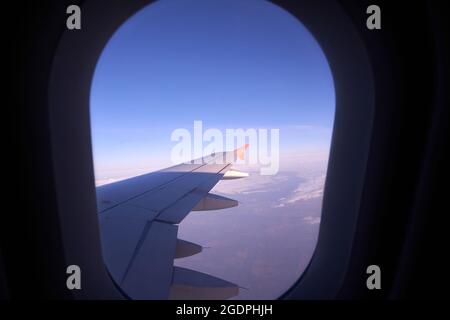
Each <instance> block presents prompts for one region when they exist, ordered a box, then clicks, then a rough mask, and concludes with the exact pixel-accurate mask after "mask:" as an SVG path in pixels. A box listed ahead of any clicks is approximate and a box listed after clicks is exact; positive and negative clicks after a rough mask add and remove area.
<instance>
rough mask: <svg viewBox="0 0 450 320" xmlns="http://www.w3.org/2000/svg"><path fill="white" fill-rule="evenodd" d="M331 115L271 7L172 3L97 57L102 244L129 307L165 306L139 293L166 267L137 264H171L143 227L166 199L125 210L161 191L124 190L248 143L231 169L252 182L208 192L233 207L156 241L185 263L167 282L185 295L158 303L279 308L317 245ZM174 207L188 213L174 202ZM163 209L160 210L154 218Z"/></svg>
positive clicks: (315, 65)
mask: <svg viewBox="0 0 450 320" xmlns="http://www.w3.org/2000/svg"><path fill="white" fill-rule="evenodd" d="M334 102H335V96H334V85H333V79H332V75H331V71H330V68H329V65H328V62H327V60H326V57H325V55H324V53H323V51H322V50H321V48H320V46H319V44H318V43H317V41H316V40H315V39H314V37H313V35H312V34H311V33H309V31H308V30H307V29H306V28H305V26H303V25H302V23H301V22H300V21H298V20H297V19H296V18H294V17H293V16H292V15H290V14H289V13H288V12H286V11H285V10H283V9H281V8H279V7H277V6H275V5H273V4H271V3H270V2H267V1H259V0H247V1H242V0H215V1H208V0H190V1H175V0H167V1H159V2H156V3H154V4H151V5H149V6H146V7H144V8H143V9H141V10H140V11H139V12H137V13H136V14H135V15H133V16H132V17H130V18H129V19H128V20H127V21H126V22H125V23H124V24H123V25H122V26H121V27H120V28H119V29H118V30H117V31H116V32H115V34H114V35H113V37H112V38H111V39H110V41H109V42H108V44H107V46H106V47H105V49H104V51H103V52H102V54H101V57H100V59H99V61H98V64H97V67H96V71H95V74H94V78H93V83H92V89H91V126H92V140H93V153H94V166H95V177H96V185H97V187H98V207H99V212H100V213H99V217H100V219H103V220H101V222H102V223H105V227H104V228H105V230H106V228H110V229H108V230H106V231H105V230H102V232H103V240H104V241H111V243H121V244H122V245H120V246H117V245H114V250H115V251H114V252H112V253H111V252H109V251H108V252H106V253H104V258H105V262H106V264H107V267H108V268H109V270H110V272H111V273H112V275H113V278H114V279H115V280H116V282H117V283H118V284H119V285H121V286H122V288H123V290H124V291H125V292H126V293H130V296H131V297H133V294H134V292H136V296H135V297H136V298H155V297H161V296H159V295H158V294H156V296H155V295H152V294H153V293H152V290H153V289H151V288H150V287H148V288H147V287H146V288H137V286H139V283H140V285H142V283H144V282H145V281H146V279H147V277H149V279H150V278H151V276H150V275H149V273H151V272H153V273H157V272H160V271H158V263H160V262H154V264H153V265H151V267H150V268H148V267H146V268H144V267H138V263H141V262H142V261H141V260H140V259H145V257H144V258H142V257H140V256H139V255H143V254H142V252H143V251H142V250H150V251H151V250H153V251H151V252H153V253H154V254H155V255H156V256H157V257H161V259H159V258H158V259H156V260H163V259H165V257H166V251H164V252H162V251H163V250H169V251H170V250H174V249H173V248H174V247H173V246H172V247H170V245H167V244H168V243H169V242H170V241H163V242H164V244H165V245H167V246H168V247H170V248H172V249H167V248H165V247H164V249H163V248H162V247H160V246H159V245H158V239H159V240H161V239H162V238H161V237H165V235H164V236H159V233H158V232H160V231H159V229H158V231H157V232H156V231H155V230H157V229H156V227H155V224H154V223H153V224H152V223H147V222H145V221H148V220H149V219H150V218H149V214H150V213H149V212H150V211H151V210H147V209H148V207H146V205H148V203H149V201H150V200H151V201H153V202H152V204H151V205H153V206H155V205H159V203H160V202H163V201H166V200H167V199H166V198H165V197H166V195H164V197H162V196H161V197H159V196H154V197H153V198H150V197H147V198H146V200H145V201H147V202H145V201H144V200H142V201H141V202H139V203H138V202H137V201H134V202H133V203H131V202H129V199H131V198H133V199H136V195H132V192H134V191H136V190H137V191H136V192H138V194H139V196H142V192H141V191H142V190H139V189H138V187H140V188H144V189H143V190H144V191H145V192H147V193H146V194H147V195H150V194H151V192H154V191H151V192H150V193H148V192H149V191H148V190H147V189H148V188H149V187H147V182H145V181H144V182H142V185H139V186H138V187H137V186H136V182H130V183H129V184H127V183H122V184H120V183H119V184H118V183H117V182H118V181H121V180H124V179H127V178H130V177H134V176H138V175H142V174H147V173H150V172H154V171H157V170H161V169H164V168H167V167H171V166H173V165H176V164H178V163H180V162H185V160H191V159H195V158H198V157H199V156H203V155H207V154H211V153H213V154H216V153H219V152H221V151H229V150H234V149H235V148H238V147H240V146H241V144H245V143H248V144H249V147H248V150H247V151H245V152H244V153H245V156H244V160H241V159H240V158H239V157H237V159H236V162H235V163H233V164H232V168H233V170H237V171H236V172H237V174H239V172H246V173H249V176H248V177H245V178H242V179H231V180H221V181H218V183H217V184H214V186H213V188H212V190H211V191H210V194H214V195H219V196H222V197H225V198H226V199H228V200H230V201H232V200H236V201H237V203H235V204H238V205H237V206H235V205H233V206H231V205H230V208H226V209H220V210H203V211H193V212H191V213H190V214H189V215H187V216H186V218H184V220H182V221H181V223H179V224H178V223H176V222H175V223H172V224H170V223H167V221H163V222H161V223H162V224H164V226H161V227H158V228H162V229H164V228H167V232H172V231H170V230H172V229H173V230H175V237H177V238H179V239H183V240H185V241H187V242H181V241H178V242H173V243H176V245H177V249H176V250H178V251H177V252H178V253H177V255H176V257H175V259H172V258H170V259H172V260H171V266H170V270H169V271H168V272H169V274H170V275H171V276H170V277H171V278H172V281H178V282H177V283H170V286H169V288H168V289H167V290H166V291H164V293H162V294H161V295H162V296H163V298H165V297H167V298H186V297H187V298H224V297H225V298H232V299H274V298H277V297H279V296H280V295H281V294H283V293H284V292H285V291H286V290H287V289H289V288H290V286H292V285H293V283H294V282H295V281H296V280H298V278H299V277H300V276H301V274H302V272H303V271H304V270H305V268H306V266H307V264H308V263H309V261H310V259H311V257H312V254H313V251H314V248H315V245H316V242H317V236H318V231H319V226H320V218H321V206H322V196H323V189H324V181H325V177H326V168H327V161H328V153H329V148H330V141H331V134H332V127H333V119H334V109H335V105H334ZM239 129H242V130H241V131H239ZM239 133H241V136H243V138H242V139H241V136H239ZM234 134H236V136H233V135H234ZM230 136H231V138H230ZM229 171H230V170H229ZM177 174H178V173H174V172H170V173H168V172H166V173H165V174H163V175H161V174H159V176H158V175H153V176H150V178H151V179H150V178H149V179H150V180H151V181H152V183H153V182H154V181H158V179H159V178H158V177H160V179H161V180H160V181H164V184H165V185H167V183H168V182H167V181H169V180H167V181H166V180H164V179H166V178H167V177H169V175H173V179H172V178H170V179H171V180H170V181H171V182H172V180H174V179H175V180H176V181H178V182H177V183H182V182H183V180H180V178H179V176H178V175H177ZM197 176H198V175H197ZM152 179H153V180H152ZM167 179H169V178H167ZM195 179H196V178H194V180H195ZM180 181H181V182H180ZM155 183H156V184H155V185H157V182H155ZM183 183H184V182H183ZM189 183H193V182H192V179H191V181H190V182H189ZM138 184H139V183H138ZM109 186H110V187H109ZM171 186H172V184H170V187H171ZM133 188H137V189H133ZM146 188H147V189H146ZM174 188H177V187H175V186H174ZM178 188H180V187H178ZM150 189H151V188H150ZM118 190H120V191H118ZM124 190H125V191H124ZM177 190H178V189H177ZM195 190H197V191H198V190H199V188H197V187H196V189H195ZM188 191H189V192H191V190H187V191H186V192H188ZM130 192H131V193H130ZM103 194H108V196H103ZM124 194H126V196H124ZM167 194H169V196H167V197H169V198H170V197H173V199H174V200H173V201H176V202H177V205H179V206H181V204H180V202H179V198H177V195H176V194H177V193H176V192H175V191H173V192H172V191H171V192H168V193H167ZM186 194H188V195H189V196H192V194H193V193H184V195H186ZM102 197H106V198H102ZM115 197H118V198H115ZM121 197H122V198H121ZM117 199H119V200H117ZM149 199H150V200H149ZM214 199H215V198H214ZM220 199H222V200H223V198H220ZM127 201H128V202H127ZM167 201H172V200H171V199H169V200H167ZM217 201H219V200H217ZM167 203H169V202H167ZM170 203H171V202H170ZM205 203H206V202H205ZM208 203H209V202H208ZM211 203H212V202H211ZM214 203H216V202H214ZM230 203H231V202H230ZM233 203H234V202H233ZM171 205H173V203H171ZM196 206H197V209H198V208H199V207H198V206H200V204H198V203H197V204H196ZM113 207H114V208H113ZM122 208H123V209H122ZM152 208H153V207H152ZM164 208H166V209H167V206H166V207H164ZM164 208H160V209H161V211H158V210H154V212H155V216H157V215H158V214H159V213H160V212H162V211H163V210H164ZM121 210H122V211H121ZM140 210H141V211H140ZM157 211H158V212H157ZM102 215H103V218H102ZM142 216H145V217H146V218H145V219H147V220H145V219H144V220H140V219H141V217H142ZM106 217H107V218H106ZM152 217H153V216H152ZM153 218H154V217H153ZM153 218H152V219H153ZM114 219H117V220H114ZM150 220H151V219H150ZM105 221H106V222H105ZM108 221H109V222H108ZM111 221H114V222H111ZM130 221H132V222H130ZM102 223H101V226H102ZM133 223H134V224H133ZM124 225H126V228H127V230H128V231H127V232H129V234H128V235H126V236H125V235H124V234H122V231H121V230H122V229H120V228H124ZM166 225H168V226H166ZM172 227H173V228H172ZM146 228H147V229H146ZM152 228H153V229H152ZM176 228H178V229H177V230H176ZM130 230H131V231H130ZM108 232H109V233H108ZM143 232H144V233H143ZM145 232H147V233H145ZM132 235H135V237H134V238H133V239H130V237H132ZM158 237H159V238H158ZM150 238H151V239H153V240H150ZM105 239H106V240H105ZM164 239H165V238H164ZM151 241H154V242H151ZM150 242H151V244H150ZM170 243H172V242H170ZM104 246H105V244H104ZM152 246H157V247H158V248H160V249H154V248H153V247H152ZM152 248H153V249H152ZM104 250H110V248H107V249H104ZM120 250H122V251H120ZM139 250H141V252H139ZM155 250H156V251H155ZM158 250H159V251H158ZM119 251H120V252H119ZM150 251H149V252H150ZM155 252H156V253H155ZM180 252H183V253H180ZM153 253H152V254H153ZM167 255H168V256H169V257H170V256H171V254H167ZM149 256H150V254H149ZM152 259H154V257H153V256H152ZM142 263H144V262H142ZM113 264H114V265H113ZM174 267H175V268H176V269H172V268H174ZM142 268H144V269H145V270H146V271H145V272H142ZM165 268H166V269H167V267H165ZM166 269H165V270H166ZM137 270H140V271H137ZM173 270H177V271H176V273H175V272H173ZM133 272H141V273H139V274H138V273H136V275H134V276H133V274H132V273H133ZM161 272H162V271H161ZM164 272H166V271H164ZM133 277H134V278H133ZM156 278H157V279H163V278H164V276H157V277H156ZM132 279H133V280H132ZM173 279H175V280H173ZM152 281H154V280H152ZM158 281H159V280H158ZM161 281H162V280H161ZM149 283H150V286H152V285H151V283H152V282H151V281H149ZM201 283H207V285H204V286H203V287H201ZM135 286H136V287H135ZM199 286H200V287H201V288H199ZM233 286H235V287H233ZM152 288H155V287H152ZM155 290H156V289H155ZM158 290H159V289H158Z"/></svg>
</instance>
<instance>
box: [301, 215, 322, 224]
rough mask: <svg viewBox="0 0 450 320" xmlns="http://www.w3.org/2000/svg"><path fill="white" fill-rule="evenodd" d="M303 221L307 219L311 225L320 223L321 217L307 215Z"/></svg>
mask: <svg viewBox="0 0 450 320" xmlns="http://www.w3.org/2000/svg"><path fill="white" fill-rule="evenodd" d="M303 221H305V223H307V224H310V225H314V224H319V223H320V217H313V216H307V217H304V218H303Z"/></svg>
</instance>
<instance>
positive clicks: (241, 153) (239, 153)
mask: <svg viewBox="0 0 450 320" xmlns="http://www.w3.org/2000/svg"><path fill="white" fill-rule="evenodd" d="M248 147H249V144H248V143H246V144H244V145H243V146H242V147H240V148H237V149H236V150H234V152H236V155H237V156H238V157H239V159H241V160H244V155H245V151H246V150H247V149H248Z"/></svg>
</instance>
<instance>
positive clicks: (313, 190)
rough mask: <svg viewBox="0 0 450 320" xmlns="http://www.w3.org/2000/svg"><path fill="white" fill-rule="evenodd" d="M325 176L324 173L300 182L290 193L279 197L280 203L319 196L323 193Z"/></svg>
mask: <svg viewBox="0 0 450 320" xmlns="http://www.w3.org/2000/svg"><path fill="white" fill-rule="evenodd" d="M325 176H326V175H325V174H322V175H320V176H318V177H313V178H310V179H309V180H307V181H306V182H302V183H300V185H299V186H298V187H297V189H295V190H294V192H293V193H292V194H290V195H289V196H287V197H283V198H281V199H280V201H281V203H280V204H285V205H286V204H292V203H295V202H298V201H306V200H311V199H315V198H319V197H321V196H322V195H323V188H324V184H325Z"/></svg>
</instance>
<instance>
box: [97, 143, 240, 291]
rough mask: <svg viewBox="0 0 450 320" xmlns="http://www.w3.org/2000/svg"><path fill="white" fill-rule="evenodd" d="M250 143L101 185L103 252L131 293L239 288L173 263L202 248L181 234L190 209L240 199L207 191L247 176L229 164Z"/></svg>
mask: <svg viewBox="0 0 450 320" xmlns="http://www.w3.org/2000/svg"><path fill="white" fill-rule="evenodd" d="M247 148H248V145H245V146H243V147H241V148H239V149H236V150H234V151H230V152H221V153H217V154H213V155H210V156H208V157H203V158H200V159H197V160H193V161H190V162H189V163H184V164H180V165H177V166H174V167H170V168H167V169H164V170H160V171H157V172H153V173H149V174H145V175H141V176H138V177H134V178H130V179H126V180H123V181H119V182H116V183H112V184H108V185H104V186H100V187H97V190H96V191H97V209H98V212H99V224H100V233H101V238H102V250H103V258H104V260H105V263H106V266H107V268H108V270H109V272H110V274H111V276H112V277H113V279H114V280H115V281H116V283H117V284H119V285H120V287H121V288H122V290H124V292H125V293H126V294H127V295H128V296H129V297H130V298H132V299H168V298H172V299H192V298H202V299H207V298H208V297H210V298H217V299H225V298H230V297H232V296H235V295H237V294H238V292H239V287H238V286H237V285H236V284H233V283H231V282H227V281H225V280H222V279H218V278H215V277H213V276H211V275H206V274H204V273H200V272H197V271H194V270H188V269H183V268H178V267H174V266H173V261H174V259H175V258H177V257H181V256H188V255H192V254H196V253H198V252H200V251H201V246H199V245H196V244H193V243H190V242H187V241H184V240H179V239H177V233H178V224H179V223H180V222H181V221H182V220H183V219H184V218H185V217H186V216H187V215H188V214H189V212H191V211H193V210H195V211H196V210H202V211H203V210H217V209H223V208H229V207H233V206H236V205H237V202H236V201H235V200H232V199H228V198H225V197H221V196H218V195H213V194H210V193H209V191H210V190H211V189H212V188H213V187H214V186H215V185H216V184H217V182H219V181H220V180H221V179H229V178H231V179H236V178H242V177H244V176H246V174H244V173H239V172H238V171H236V170H232V169H231V164H232V163H233V162H234V161H235V160H236V158H241V159H242V158H243V154H244V152H245V150H246V149H247ZM230 173H231V174H230ZM227 176H228V177H227Z"/></svg>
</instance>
